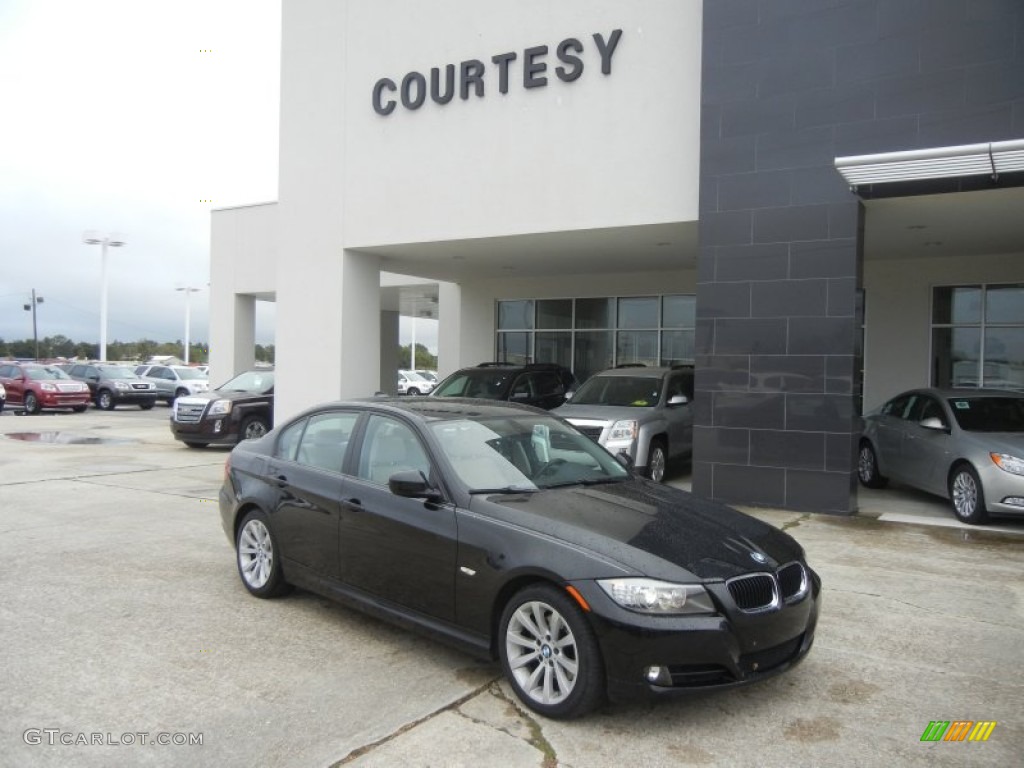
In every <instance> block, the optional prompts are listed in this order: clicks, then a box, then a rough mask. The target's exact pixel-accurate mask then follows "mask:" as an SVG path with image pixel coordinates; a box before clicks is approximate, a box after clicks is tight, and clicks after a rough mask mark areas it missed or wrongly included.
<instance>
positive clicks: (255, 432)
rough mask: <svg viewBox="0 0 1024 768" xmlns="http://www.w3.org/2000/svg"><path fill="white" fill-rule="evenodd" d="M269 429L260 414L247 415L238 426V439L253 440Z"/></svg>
mask: <svg viewBox="0 0 1024 768" xmlns="http://www.w3.org/2000/svg"><path fill="white" fill-rule="evenodd" d="M269 431H270V425H269V424H267V420H266V419H264V418H263V417H262V416H247V417H246V418H245V419H243V420H242V425H241V426H240V427H239V428H238V439H239V440H255V439H257V438H260V437H263V436H264V435H265V434H267V432H269Z"/></svg>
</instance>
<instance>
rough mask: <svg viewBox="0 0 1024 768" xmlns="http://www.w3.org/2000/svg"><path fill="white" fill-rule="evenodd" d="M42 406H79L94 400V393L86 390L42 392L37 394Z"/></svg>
mask: <svg viewBox="0 0 1024 768" xmlns="http://www.w3.org/2000/svg"><path fill="white" fill-rule="evenodd" d="M37 397H38V399H39V405H40V407H42V408H77V407H80V406H83V405H88V404H89V403H91V402H92V393H91V392H89V390H86V391H85V392H45V391H44V392H40V393H39V394H38V395H37Z"/></svg>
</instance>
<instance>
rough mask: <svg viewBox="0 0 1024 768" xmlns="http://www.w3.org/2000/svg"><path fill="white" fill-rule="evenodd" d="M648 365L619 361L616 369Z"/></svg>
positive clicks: (645, 364) (645, 365)
mask: <svg viewBox="0 0 1024 768" xmlns="http://www.w3.org/2000/svg"><path fill="white" fill-rule="evenodd" d="M646 367H647V363H619V364H618V365H616V366H615V369H616V370H618V369H619V368H646Z"/></svg>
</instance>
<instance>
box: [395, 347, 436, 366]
mask: <svg viewBox="0 0 1024 768" xmlns="http://www.w3.org/2000/svg"><path fill="white" fill-rule="evenodd" d="M411 346H412V345H411V344H405V345H404V346H400V347H399V348H398V367H399V369H400V370H403V371H407V370H410V369H411V370H414V371H416V370H419V371H424V370H425V371H436V370H437V355H432V354H430V350H429V349H427V348H426V347H425V346H423V345H422V344H419V343H417V344H416V364H415V365H409V358H410V357H411V356H412V350H411V349H410V347H411Z"/></svg>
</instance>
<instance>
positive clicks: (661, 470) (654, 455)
mask: <svg viewBox="0 0 1024 768" xmlns="http://www.w3.org/2000/svg"><path fill="white" fill-rule="evenodd" d="M667 466H668V452H667V451H666V449H665V441H664V440H663V439H662V438H660V437H656V438H654V439H653V440H651V447H650V448H649V449H648V451H647V476H648V477H649V478H651V480H653V481H654V482H656V483H660V482H661V481H662V480H664V479H665V469H666V467H667Z"/></svg>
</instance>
